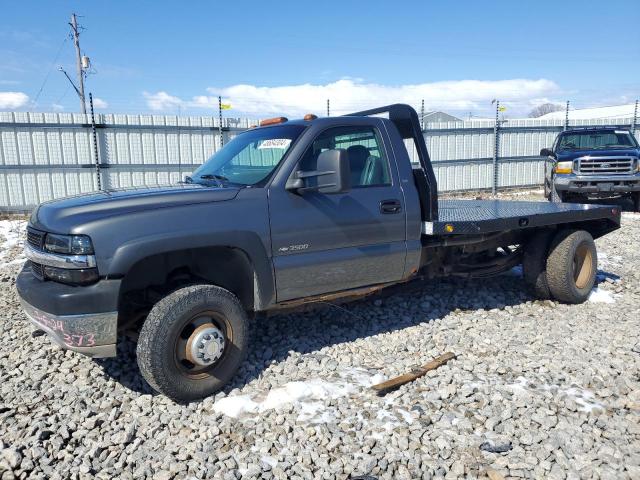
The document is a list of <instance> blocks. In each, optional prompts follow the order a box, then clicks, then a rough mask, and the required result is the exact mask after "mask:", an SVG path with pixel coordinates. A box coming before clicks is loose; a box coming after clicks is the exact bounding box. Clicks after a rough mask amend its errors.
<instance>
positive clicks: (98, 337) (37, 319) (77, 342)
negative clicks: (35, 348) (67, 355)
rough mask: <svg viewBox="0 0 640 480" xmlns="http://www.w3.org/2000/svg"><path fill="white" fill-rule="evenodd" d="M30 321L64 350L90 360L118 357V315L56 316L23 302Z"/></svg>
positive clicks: (114, 313) (111, 313) (113, 313)
mask: <svg viewBox="0 0 640 480" xmlns="http://www.w3.org/2000/svg"><path fill="white" fill-rule="evenodd" d="M20 303H21V304H22V308H23V309H24V311H25V313H26V314H27V317H29V320H31V323H33V324H34V325H35V326H36V327H37V328H38V329H40V330H44V331H45V332H46V333H47V334H48V335H49V336H50V337H51V339H52V340H53V341H54V342H55V343H57V344H58V345H60V346H61V347H62V348H65V349H67V350H72V351H74V352H78V353H82V354H84V355H88V356H89V357H94V358H102V357H115V356H116V340H117V325H118V312H107V313H91V314H86V315H53V314H50V313H47V312H43V311H42V310H39V309H37V308H36V307H34V306H33V305H31V304H29V303H27V302H25V301H24V300H23V299H22V298H21V299H20Z"/></svg>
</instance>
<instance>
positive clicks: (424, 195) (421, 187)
mask: <svg viewBox="0 0 640 480" xmlns="http://www.w3.org/2000/svg"><path fill="white" fill-rule="evenodd" d="M345 116H347V117H356V116H357V117H373V116H381V117H385V118H388V119H389V120H390V121H391V122H392V123H393V124H394V125H395V127H396V129H397V130H398V132H400V136H401V137H402V138H403V139H405V140H406V139H409V138H411V139H413V142H414V144H415V147H416V151H417V152H418V159H419V160H420V166H421V167H422V168H420V169H417V168H414V169H413V176H414V179H415V181H416V187H417V188H418V192H419V193H420V204H421V205H420V206H421V209H422V219H423V220H424V221H429V222H430V221H434V220H436V219H437V218H438V185H437V182H436V176H435V174H434V173H433V167H432V166H431V159H430V158H429V152H428V151H427V145H426V144H425V143H424V136H423V135H422V130H421V129H420V121H419V119H418V114H417V113H416V111H415V110H414V109H413V107H411V106H410V105H406V104H403V103H395V104H393V105H387V106H385V107H379V108H374V109H371V110H363V111H361V112H355V113H349V114H348V115H345Z"/></svg>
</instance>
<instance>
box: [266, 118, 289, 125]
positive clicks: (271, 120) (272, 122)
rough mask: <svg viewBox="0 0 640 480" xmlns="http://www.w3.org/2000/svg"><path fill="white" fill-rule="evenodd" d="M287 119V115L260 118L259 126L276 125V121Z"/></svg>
mask: <svg viewBox="0 0 640 480" xmlns="http://www.w3.org/2000/svg"><path fill="white" fill-rule="evenodd" d="M287 120H289V119H288V118H287V117H275V118H267V119H266V120H262V121H261V122H260V126H261V127H266V126H267V125H277V124H278V123H284V122H286V121H287Z"/></svg>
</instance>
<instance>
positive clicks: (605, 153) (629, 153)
mask: <svg viewBox="0 0 640 480" xmlns="http://www.w3.org/2000/svg"><path fill="white" fill-rule="evenodd" d="M587 156H591V157H620V156H623V157H638V156H640V149H637V148H612V149H609V150H604V149H596V150H563V151H560V152H557V153H556V157H557V159H558V161H561V162H562V161H569V160H575V159H576V158H580V157H587Z"/></svg>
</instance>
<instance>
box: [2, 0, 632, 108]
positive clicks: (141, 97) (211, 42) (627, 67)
mask: <svg viewBox="0 0 640 480" xmlns="http://www.w3.org/2000/svg"><path fill="white" fill-rule="evenodd" d="M639 6H640V5H639V4H638V0H609V1H608V2H602V1H592V0H582V1H579V0H575V1H563V2H558V1H548V0H536V1H524V0H520V1H513V0H512V1H484V2H482V1H478V0H475V1H468V0H458V1H455V2H445V1H439V2H436V1H408V0H406V1H404V2H390V1H388V0H387V1H377V0H367V1H349V0H341V1H332V0H327V1H323V2H313V3H312V2H303V1H278V2H265V1H260V2H251V1H245V2H240V1H233V2H221V1H219V2H211V1H209V2H204V1H195V0H194V1H189V2H176V1H171V2H170V1H161V0H156V1H123V0H118V1H116V0H112V1H108V2H86V1H64V0H60V1H50V0H49V1H44V0H39V1H36V0H33V1H28V0H24V1H21V2H17V1H6V2H3V4H2V10H1V11H2V15H0V110H9V111H47V112H49V111H60V112H77V111H79V108H80V105H79V100H78V97H77V95H76V93H75V91H74V90H73V87H72V86H71V85H70V83H69V81H68V80H67V79H66V78H65V76H64V74H63V73H62V72H61V71H59V67H62V68H63V69H64V70H66V71H67V72H68V74H69V75H70V76H71V78H73V79H74V81H75V80H76V66H75V51H74V47H73V42H72V40H71V39H70V38H69V32H70V27H69V24H68V22H69V17H70V15H71V13H74V12H75V13H77V14H78V15H80V17H79V22H80V24H81V25H82V27H83V30H82V31H81V36H80V43H81V47H82V51H83V54H85V55H87V56H89V57H90V59H91V68H90V69H89V71H88V75H87V78H86V83H85V89H86V91H87V96H88V92H91V93H92V94H93V96H94V99H95V107H96V110H97V111H98V112H102V113H156V114H172V115H175V114H181V115H217V108H218V96H222V98H223V102H224V103H228V104H230V105H231V109H230V110H225V111H224V114H225V115H226V116H252V117H256V116H265V115H269V114H278V115H290V116H296V115H302V114H304V113H306V112H313V113H316V114H320V115H325V114H326V103H327V99H329V100H330V109H331V112H330V113H331V114H340V113H347V112H350V111H357V110H361V109H365V108H371V107H375V106H380V105H385V104H389V103H396V102H402V103H409V104H411V105H413V106H415V107H418V108H419V107H420V106H421V102H422V100H424V102H425V109H426V110H427V111H429V110H443V111H446V112H448V113H451V114H454V115H456V116H459V117H463V118H468V117H469V116H472V117H491V116H492V111H493V109H494V108H495V106H493V105H492V104H491V101H492V100H493V99H498V100H500V102H501V104H502V105H504V106H505V107H506V109H507V110H506V112H505V115H507V116H510V117H523V116H526V115H527V113H528V112H529V111H530V110H531V109H532V108H534V107H535V106H536V105H539V104H541V103H546V102H551V103H558V104H564V102H565V101H566V100H570V101H571V105H572V108H580V107H593V106H601V105H616V104H624V103H630V102H633V101H635V100H636V98H638V97H640V28H638V25H639V23H640V22H639V21H640V8H638V7H639Z"/></svg>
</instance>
